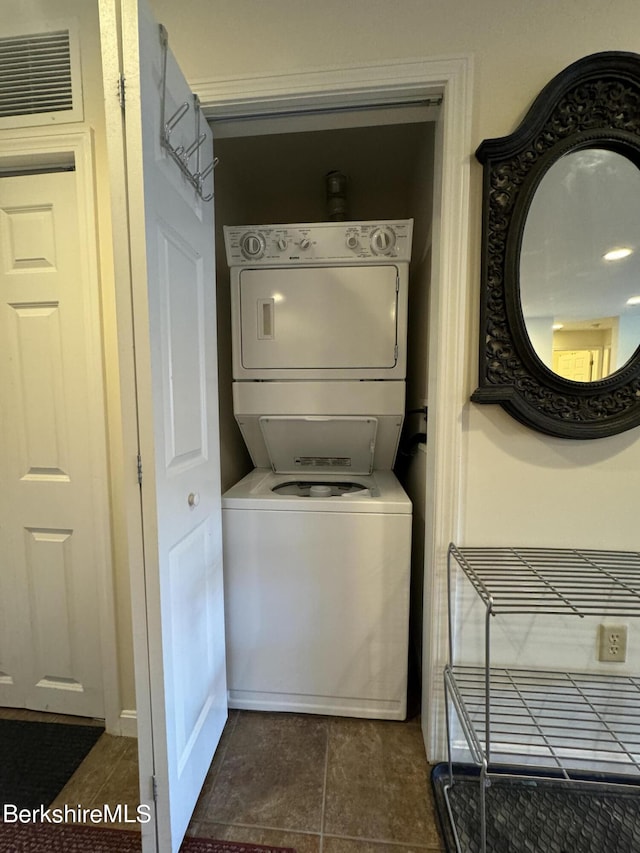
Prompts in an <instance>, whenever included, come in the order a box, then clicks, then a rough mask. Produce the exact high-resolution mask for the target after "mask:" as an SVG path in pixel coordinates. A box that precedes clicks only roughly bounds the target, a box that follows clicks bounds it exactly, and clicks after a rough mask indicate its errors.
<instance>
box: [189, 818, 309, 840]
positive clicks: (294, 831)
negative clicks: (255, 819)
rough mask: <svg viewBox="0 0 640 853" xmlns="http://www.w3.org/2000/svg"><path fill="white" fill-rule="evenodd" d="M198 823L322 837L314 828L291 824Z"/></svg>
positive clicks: (223, 821)
mask: <svg viewBox="0 0 640 853" xmlns="http://www.w3.org/2000/svg"><path fill="white" fill-rule="evenodd" d="M198 823H215V824H218V825H220V826H229V827H231V828H233V827H234V826H237V827H238V829H267V830H269V831H270V832H287V833H289V834H290V835H309V836H315V835H317V836H318V837H320V833H319V832H314V831H313V830H312V829H292V828H291V827H290V826H269V825H264V824H260V823H239V822H237V821H234V822H233V823H229V822H228V821H226V820H200V821H198Z"/></svg>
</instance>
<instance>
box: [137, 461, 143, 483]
mask: <svg viewBox="0 0 640 853" xmlns="http://www.w3.org/2000/svg"><path fill="white" fill-rule="evenodd" d="M138 484H139V485H140V486H141V485H142V456H140V454H139V453H138Z"/></svg>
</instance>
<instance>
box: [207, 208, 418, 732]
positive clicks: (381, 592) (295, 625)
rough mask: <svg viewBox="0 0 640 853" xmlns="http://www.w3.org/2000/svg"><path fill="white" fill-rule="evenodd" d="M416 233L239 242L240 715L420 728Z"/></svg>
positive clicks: (231, 661) (235, 526)
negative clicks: (406, 457) (414, 710)
mask: <svg viewBox="0 0 640 853" xmlns="http://www.w3.org/2000/svg"><path fill="white" fill-rule="evenodd" d="M412 226H413V223H412V221H411V220H400V221H393V222H391V221H389V222H375V223H374V222H348V223H344V222H342V223H317V224H296V225H262V226H237V227H236V226H234V227H227V228H225V242H226V248H227V258H228V261H229V264H230V267H231V305H232V344H233V379H234V388H233V400H234V414H235V417H236V420H237V422H238V425H239V427H240V430H241V432H242V435H243V438H244V440H245V443H246V445H247V447H248V449H249V452H250V453H251V457H252V460H253V463H254V465H255V466H256V467H255V470H254V471H252V472H251V473H250V474H249V475H248V476H247V477H245V478H244V479H243V480H241V481H240V482H239V483H237V484H236V485H235V486H234V487H233V488H231V489H230V490H229V491H228V492H227V493H226V494H225V495H223V498H222V516H223V536H224V574H225V607H226V624H227V670H228V676H227V678H228V689H229V706H230V707H232V708H254V709H267V710H282V711H307V712H313V713H324V714H341V715H347V716H359V717H378V718H384V719H403V718H404V715H405V713H406V689H407V657H408V618H409V585H410V584H409V581H410V578H409V572H410V547H411V503H410V501H409V499H408V498H407V496H406V495H405V493H404V491H403V490H402V488H401V486H400V484H399V483H398V481H397V480H396V478H395V476H394V475H393V473H392V471H391V469H392V466H393V463H394V459H395V455H396V451H397V447H398V442H399V438H400V432H401V428H402V422H403V416H404V406H405V374H406V336H407V302H408V265H409V260H410V255H411V235H412Z"/></svg>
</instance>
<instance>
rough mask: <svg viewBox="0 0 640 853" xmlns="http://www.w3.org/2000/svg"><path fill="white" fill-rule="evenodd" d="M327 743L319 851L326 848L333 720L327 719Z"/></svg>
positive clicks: (319, 852) (320, 852)
mask: <svg viewBox="0 0 640 853" xmlns="http://www.w3.org/2000/svg"><path fill="white" fill-rule="evenodd" d="M326 732H327V743H326V746H325V751H324V779H323V781H322V805H321V807H320V842H319V850H318V853H322V851H323V848H324V813H325V808H326V805H327V777H328V776H329V741H330V739H331V721H330V720H327V727H326Z"/></svg>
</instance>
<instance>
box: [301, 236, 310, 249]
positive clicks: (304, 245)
mask: <svg viewBox="0 0 640 853" xmlns="http://www.w3.org/2000/svg"><path fill="white" fill-rule="evenodd" d="M310 245H311V240H309V238H308V237H303V238H302V240H300V248H301V249H308V248H309V246H310Z"/></svg>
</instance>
